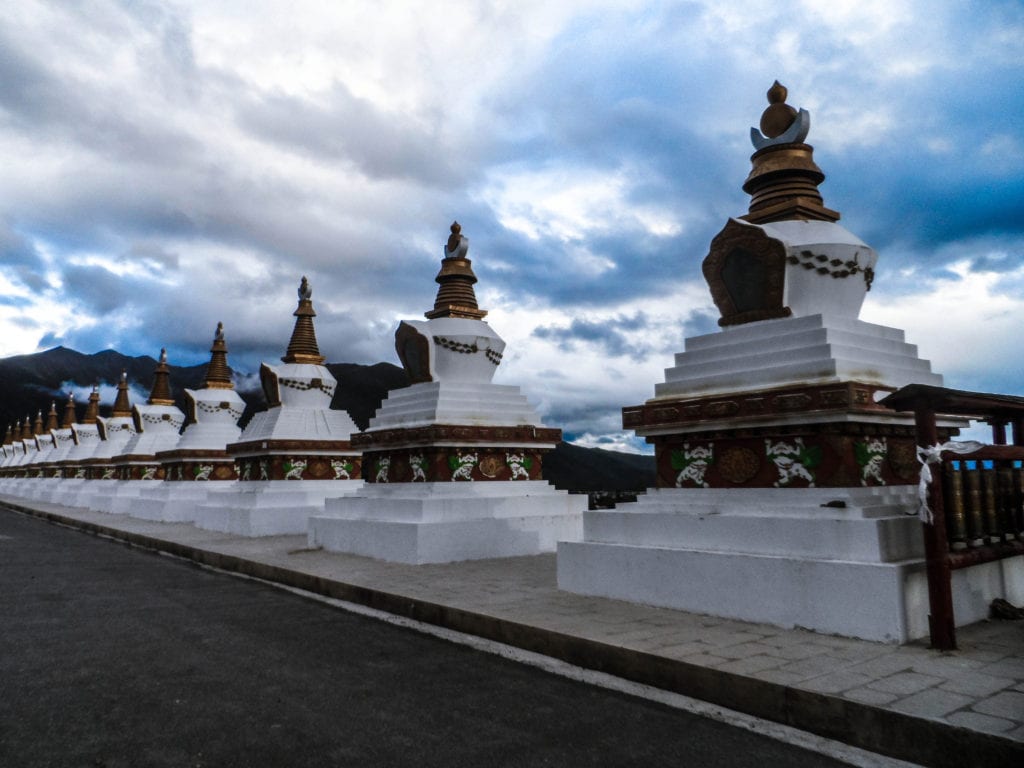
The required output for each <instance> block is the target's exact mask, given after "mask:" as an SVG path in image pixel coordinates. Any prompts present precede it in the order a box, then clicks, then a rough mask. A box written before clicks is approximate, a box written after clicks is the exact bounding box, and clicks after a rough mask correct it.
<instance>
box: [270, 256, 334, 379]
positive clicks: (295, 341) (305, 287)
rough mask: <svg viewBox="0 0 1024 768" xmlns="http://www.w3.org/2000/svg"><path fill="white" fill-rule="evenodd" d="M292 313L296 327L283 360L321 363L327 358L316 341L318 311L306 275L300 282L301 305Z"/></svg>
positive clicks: (287, 361)
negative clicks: (315, 324) (315, 309)
mask: <svg viewBox="0 0 1024 768" xmlns="http://www.w3.org/2000/svg"><path fill="white" fill-rule="evenodd" d="M292 314H293V315H294V316H295V328H294V329H293V330H292V338H291V341H289V342H288V351H287V352H285V355H284V357H282V358H281V360H282V361H284V362H286V363H312V364H313V365H321V364H322V363H323V362H324V360H326V359H327V358H325V357H324V356H323V355H321V354H320V347H319V346H318V345H317V343H316V331H315V330H314V328H313V318H314V317H316V312H314V311H313V289H312V288H311V287H310V285H309V280H307V279H306V277H305V276H303V277H302V282H301V283H299V306H298V308H297V309H296V310H295V311H294V312H293V313H292Z"/></svg>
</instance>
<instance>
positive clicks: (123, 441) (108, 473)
mask: <svg viewBox="0 0 1024 768" xmlns="http://www.w3.org/2000/svg"><path fill="white" fill-rule="evenodd" d="M97 423H98V424H99V432H100V437H101V438H102V440H101V441H100V444H99V445H98V446H96V450H95V451H93V454H92V457H91V458H88V459H84V460H83V461H82V463H83V464H84V465H85V470H86V479H87V480H88V482H87V483H84V484H83V485H82V488H81V490H79V491H78V493H77V494H76V495H75V496H74V497H73V498H69V499H68V498H66V499H64V500H63V501H62V503H63V504H66V505H68V506H75V507H91V506H92V505H93V503H94V502H96V500H97V499H103V498H105V497H107V496H109V495H110V494H111V493H113V492H114V488H115V487H116V486H115V485H114V483H115V482H116V481H117V479H118V477H117V466H116V465H115V463H114V457H115V456H119V455H120V454H121V453H123V451H124V448H125V446H126V445H127V444H128V441H129V440H131V438H132V436H133V435H134V434H135V419H134V418H133V417H132V405H131V402H129V400H128V372H127V371H121V377H120V378H119V379H118V381H117V395H115V397H114V405H113V408H112V409H111V413H110V416H109V417H107V418H103V417H102V416H101V417H99V418H98V419H97ZM75 474H78V473H77V470H76V472H75ZM97 503H100V502H97Z"/></svg>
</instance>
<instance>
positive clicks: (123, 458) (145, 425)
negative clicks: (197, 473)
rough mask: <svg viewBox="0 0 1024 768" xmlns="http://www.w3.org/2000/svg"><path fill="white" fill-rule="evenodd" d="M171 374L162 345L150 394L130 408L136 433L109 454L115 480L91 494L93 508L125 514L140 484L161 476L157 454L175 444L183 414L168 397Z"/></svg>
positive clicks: (162, 472)
mask: <svg viewBox="0 0 1024 768" xmlns="http://www.w3.org/2000/svg"><path fill="white" fill-rule="evenodd" d="M170 375H171V373H170V369H169V368H168V366H167V350H166V349H161V350H160V360H159V362H158V363H157V366H156V370H155V371H154V372H153V387H152V388H151V389H150V392H149V398H148V399H147V400H146V402H145V403H144V404H141V405H140V404H136V405H135V406H134V407H133V408H132V419H133V421H134V422H135V434H133V435H131V437H129V438H128V441H127V442H126V443H125V444H124V447H123V448H122V449H121V452H120V453H119V454H118V455H115V456H113V457H112V461H113V464H114V466H115V467H116V474H117V476H118V480H117V481H116V483H115V484H114V487H113V488H112V490H111V492H110V493H107V494H104V495H101V496H97V497H95V498H94V500H93V502H92V505H91V506H92V508H93V509H97V510H99V511H102V512H112V513H116V514H126V513H127V512H128V511H129V509H130V508H131V505H132V504H133V503H134V501H135V499H136V498H137V497H138V495H139V493H141V491H142V490H143V488H145V487H147V486H148V485H150V484H152V483H155V482H159V481H161V480H163V475H164V468H163V466H162V465H161V464H160V462H159V461H158V460H157V458H156V454H157V453H159V452H160V451H165V450H169V449H171V448H173V447H174V446H175V445H177V443H178V438H179V436H180V433H181V427H182V425H183V424H184V423H185V414H184V413H182V412H181V409H180V408H178V407H177V406H176V405H175V404H174V398H172V397H171V384H170Z"/></svg>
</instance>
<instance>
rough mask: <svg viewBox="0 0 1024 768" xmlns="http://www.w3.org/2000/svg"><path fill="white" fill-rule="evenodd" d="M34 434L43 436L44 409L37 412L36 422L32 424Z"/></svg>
mask: <svg viewBox="0 0 1024 768" xmlns="http://www.w3.org/2000/svg"><path fill="white" fill-rule="evenodd" d="M32 434H33V435H41V434H43V409H42V408H40V409H39V410H38V411H36V420H35V421H34V422H32Z"/></svg>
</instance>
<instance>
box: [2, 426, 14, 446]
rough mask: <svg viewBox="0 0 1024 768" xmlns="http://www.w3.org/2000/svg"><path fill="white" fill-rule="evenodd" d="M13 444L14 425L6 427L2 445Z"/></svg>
mask: <svg viewBox="0 0 1024 768" xmlns="http://www.w3.org/2000/svg"><path fill="white" fill-rule="evenodd" d="M13 444H14V425H13V424H8V425H7V434H5V435H4V445H13Z"/></svg>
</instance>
